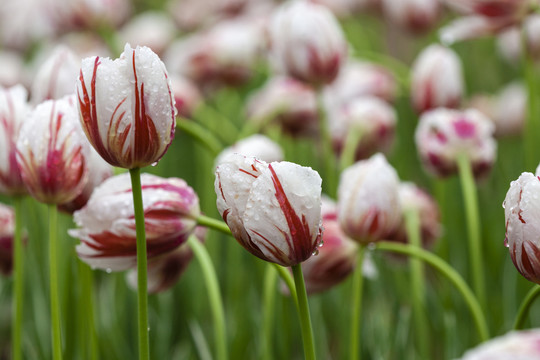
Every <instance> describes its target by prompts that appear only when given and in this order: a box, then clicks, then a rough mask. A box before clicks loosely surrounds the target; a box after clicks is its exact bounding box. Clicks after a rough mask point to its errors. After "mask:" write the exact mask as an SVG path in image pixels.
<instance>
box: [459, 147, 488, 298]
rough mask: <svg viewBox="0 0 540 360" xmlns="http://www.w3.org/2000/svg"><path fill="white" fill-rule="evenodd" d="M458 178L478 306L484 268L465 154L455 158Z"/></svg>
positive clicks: (475, 199) (473, 188) (475, 197)
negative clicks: (465, 218) (463, 205)
mask: <svg viewBox="0 0 540 360" xmlns="http://www.w3.org/2000/svg"><path fill="white" fill-rule="evenodd" d="M457 163H458V169H459V178H460V181H461V188H462V191H463V202H464V204H465V213H466V216H467V230H468V236H469V241H468V242H467V243H468V244H469V255H470V257H469V261H470V268H471V272H472V280H473V288H474V292H475V293H476V296H477V297H478V301H479V302H480V304H485V299H486V297H485V291H484V266H483V259H482V244H481V239H480V214H479V212H478V195H477V193H476V184H475V182H474V176H473V173H472V169H471V163H470V161H469V158H468V157H467V155H465V154H459V155H458V157H457Z"/></svg>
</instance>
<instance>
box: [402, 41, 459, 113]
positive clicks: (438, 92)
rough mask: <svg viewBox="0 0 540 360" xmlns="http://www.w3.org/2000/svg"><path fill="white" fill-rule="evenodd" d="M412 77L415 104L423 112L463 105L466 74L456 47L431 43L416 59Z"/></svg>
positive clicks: (413, 101) (418, 110)
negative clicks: (455, 50) (452, 48)
mask: <svg viewBox="0 0 540 360" xmlns="http://www.w3.org/2000/svg"><path fill="white" fill-rule="evenodd" d="M411 76H412V80H411V81H412V83H411V97H412V103H413V107H414V109H415V110H416V111H417V112H418V113H419V114H421V113H423V112H424V111H426V110H429V109H433V108H437V107H447V108H456V107H458V106H459V104H460V102H461V97H462V94H463V74H462V70H461V61H460V59H459V57H458V56H457V55H456V53H455V52H454V51H453V50H451V49H449V48H446V47H444V46H441V45H435V44H434V45H430V46H429V47H427V48H426V49H424V50H423V51H422V53H420V55H419V56H418V58H417V59H416V61H415V62H414V64H413V68H412V75H411Z"/></svg>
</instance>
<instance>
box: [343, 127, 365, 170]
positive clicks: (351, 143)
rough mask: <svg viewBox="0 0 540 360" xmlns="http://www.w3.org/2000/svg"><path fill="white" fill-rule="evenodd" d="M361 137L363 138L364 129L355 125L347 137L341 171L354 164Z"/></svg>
mask: <svg viewBox="0 0 540 360" xmlns="http://www.w3.org/2000/svg"><path fill="white" fill-rule="evenodd" d="M360 139H362V129H360V128H359V127H358V126H353V127H352V129H349V132H348V133H347V137H346V138H345V146H344V147H343V151H342V152H341V158H340V169H341V171H343V170H345V169H346V168H347V167H349V166H351V165H352V164H354V158H355V153H356V148H357V147H358V143H359V142H360Z"/></svg>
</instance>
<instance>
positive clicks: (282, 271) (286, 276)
mask: <svg viewBox="0 0 540 360" xmlns="http://www.w3.org/2000/svg"><path fill="white" fill-rule="evenodd" d="M270 264H271V265H272V266H273V267H274V269H276V271H277V272H278V274H279V276H280V277H281V280H283V281H284V282H285V285H287V287H288V288H289V292H290V293H291V297H292V298H293V301H294V304H295V305H296V307H297V308H298V296H297V295H296V286H295V285H294V279H293V276H292V275H291V273H290V272H289V271H287V269H286V268H284V267H283V266H281V265H278V264H274V263H270Z"/></svg>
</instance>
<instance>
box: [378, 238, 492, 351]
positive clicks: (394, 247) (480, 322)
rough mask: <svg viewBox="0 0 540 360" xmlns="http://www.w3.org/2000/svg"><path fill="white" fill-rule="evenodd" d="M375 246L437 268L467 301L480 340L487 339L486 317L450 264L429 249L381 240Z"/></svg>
mask: <svg viewBox="0 0 540 360" xmlns="http://www.w3.org/2000/svg"><path fill="white" fill-rule="evenodd" d="M375 248H376V249H378V250H384V251H393V252H397V253H400V254H406V255H409V256H414V257H416V258H419V259H421V260H423V261H425V262H426V263H428V264H429V265H431V266H433V267H434V268H435V269H437V270H438V271H439V272H440V273H441V274H442V275H444V276H445V277H446V278H447V279H448V280H450V282H451V283H452V284H453V285H454V286H455V287H456V289H457V290H458V291H459V292H460V293H461V295H462V296H463V299H464V300H465V302H466V303H467V305H468V307H469V310H470V311H471V314H472V316H473V320H474V322H475V325H476V328H477V330H478V335H479V336H480V340H481V341H486V340H488V339H489V335H488V328H487V323H486V318H485V317H484V314H483V312H482V308H481V307H480V303H479V302H478V300H477V298H476V297H475V296H474V294H473V292H472V291H471V289H470V288H469V287H468V286H467V283H466V282H465V281H464V280H463V278H462V277H461V276H460V275H459V273H458V272H457V271H456V270H454V269H453V268H452V267H451V266H450V265H448V264H447V263H446V262H445V261H444V260H442V259H441V258H439V257H438V256H436V255H434V254H432V253H430V252H429V251H426V250H424V249H420V248H418V247H415V246H412V245H406V244H399V243H394V242H389V241H381V242H378V243H376V245H375Z"/></svg>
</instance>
